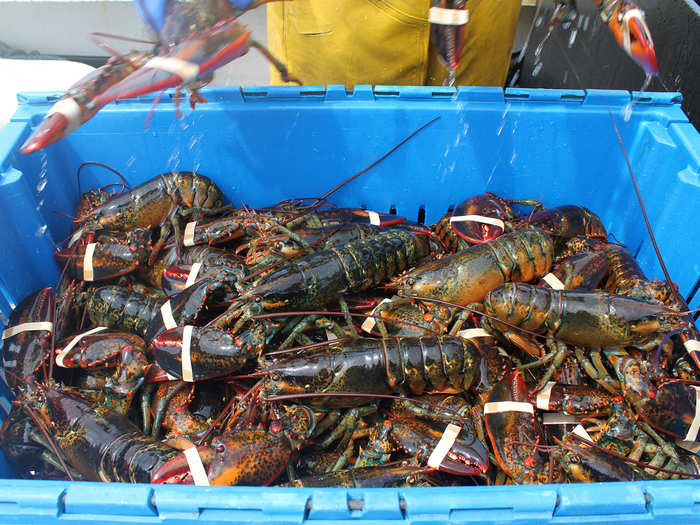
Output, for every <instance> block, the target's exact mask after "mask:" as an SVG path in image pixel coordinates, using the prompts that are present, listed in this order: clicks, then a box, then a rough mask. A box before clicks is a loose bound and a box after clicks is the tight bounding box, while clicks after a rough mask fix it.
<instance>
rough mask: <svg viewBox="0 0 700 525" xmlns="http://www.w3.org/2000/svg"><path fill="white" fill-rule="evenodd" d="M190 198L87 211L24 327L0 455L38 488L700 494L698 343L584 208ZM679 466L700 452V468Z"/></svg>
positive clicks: (10, 369) (162, 190)
mask: <svg viewBox="0 0 700 525" xmlns="http://www.w3.org/2000/svg"><path fill="white" fill-rule="evenodd" d="M222 201H223V198H222V194H221V192H220V190H219V189H218V188H217V186H216V185H215V184H214V183H213V182H212V181H211V180H209V179H208V178H206V177H204V176H202V175H198V174H195V173H183V172H177V173H167V174H164V175H161V176H158V177H156V178H154V179H152V180H150V181H148V182H146V183H144V184H142V185H140V186H138V187H136V188H134V189H131V190H129V191H122V192H121V193H119V194H110V193H109V192H107V191H106V190H105V189H101V190H92V191H89V192H88V193H86V194H84V195H83V196H82V199H81V201H80V204H79V206H78V209H77V210H76V211H75V217H76V218H75V228H74V232H73V235H72V237H71V238H70V240H69V241H68V242H67V246H66V247H65V248H64V249H62V250H60V251H58V252H57V253H56V260H57V261H58V263H59V264H60V266H61V267H62V268H63V269H64V275H63V277H62V279H61V280H60V282H59V284H58V285H57V287H56V291H55V293H54V292H53V291H52V290H51V289H50V288H45V289H42V290H39V291H37V292H35V293H33V294H31V295H30V296H29V297H27V298H26V299H24V300H23V301H22V302H21V303H20V304H19V305H18V306H17V308H16V309H15V310H14V312H13V313H12V315H11V318H10V320H9V325H8V326H7V328H6V329H5V331H4V333H3V347H2V359H3V367H4V373H5V376H6V379H7V382H8V384H9V386H10V388H11V389H12V392H13V396H14V400H13V402H12V410H11V413H10V414H9V416H8V417H7V419H6V420H5V421H4V423H3V426H2V431H1V432H0V445H1V447H2V451H3V452H4V455H5V457H6V458H7V460H8V461H9V462H10V463H11V464H12V465H13V466H14V468H15V469H16V471H17V473H18V475H20V476H22V477H29V478H49V479H64V478H66V477H68V478H70V479H74V480H82V479H84V480H104V481H125V482H127V481H128V482H152V483H190V484H191V483H194V484H198V485H202V484H203V485H207V484H217V485H235V484H239V485H266V484H281V485H287V486H405V485H420V486H424V485H464V484H502V483H547V482H567V481H576V482H583V481H610V480H638V479H649V478H661V479H666V478H684V477H693V478H695V477H700V465H699V464H698V462H697V459H696V456H695V455H694V454H693V451H694V450H695V448H696V444H695V443H694V442H695V441H696V439H697V434H698V429H699V428H700V415H699V413H700V411H698V406H699V404H698V396H700V393H699V392H700V388H699V387H698V386H696V385H700V383H698V382H697V381H696V379H697V371H698V365H700V362H699V361H698V355H697V353H698V351H700V342H698V340H699V339H700V337H699V336H698V333H697V331H696V330H695V327H694V325H693V324H692V319H691V318H690V317H689V316H688V315H687V313H688V307H687V305H686V304H685V302H684V301H683V299H682V298H681V297H680V295H679V294H678V292H677V290H676V288H675V287H674V286H673V285H672V284H670V283H668V282H665V281H663V282H662V281H656V280H649V279H648V278H647V277H646V276H645V275H644V273H643V272H642V270H641V269H640V267H639V266H638V265H637V263H636V262H635V260H634V257H633V256H632V255H631V254H630V253H629V252H628V251H627V250H626V249H625V248H624V247H623V246H621V245H619V244H616V243H613V242H610V241H609V240H608V238H607V234H606V231H605V228H604V227H603V224H602V223H601V220H600V219H599V218H598V217H597V216H596V215H595V214H594V213H592V212H591V211H589V210H587V209H585V208H583V207H580V206H575V205H564V206H558V207H555V208H551V209H544V208H543V206H542V205H541V203H540V202H538V201H507V200H505V199H503V198H501V197H497V196H495V195H492V194H485V195H479V196H475V197H471V198H468V199H467V200H465V201H464V202H463V203H462V204H460V205H459V206H457V207H456V208H455V209H454V210H451V211H450V212H448V213H447V215H445V216H444V217H443V218H442V219H441V220H440V221H439V222H438V223H437V224H436V225H434V226H433V227H426V226H424V225H422V224H419V223H414V222H411V221H408V220H406V219H404V218H401V217H398V216H396V215H393V214H383V213H377V212H374V211H368V210H362V209H342V208H336V207H334V206H332V205H331V204H329V203H328V202H327V201H326V200H325V197H323V198H318V199H311V200H307V199H302V200H293V199H292V200H288V201H284V202H281V203H278V204H275V205H273V206H270V207H268V208H261V209H248V208H243V209H235V208H233V207H232V206H230V205H224V204H223V202H222ZM689 450H690V451H689Z"/></svg>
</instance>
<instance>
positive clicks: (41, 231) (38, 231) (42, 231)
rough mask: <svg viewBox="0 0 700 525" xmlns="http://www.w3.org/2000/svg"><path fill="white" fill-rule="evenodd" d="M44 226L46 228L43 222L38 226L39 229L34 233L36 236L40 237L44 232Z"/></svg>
mask: <svg viewBox="0 0 700 525" xmlns="http://www.w3.org/2000/svg"><path fill="white" fill-rule="evenodd" d="M46 228H48V226H47V225H46V224H44V225H43V226H39V229H38V230H37V231H36V233H35V234H34V235H35V236H36V237H41V236H42V235H44V234H45V233H46Z"/></svg>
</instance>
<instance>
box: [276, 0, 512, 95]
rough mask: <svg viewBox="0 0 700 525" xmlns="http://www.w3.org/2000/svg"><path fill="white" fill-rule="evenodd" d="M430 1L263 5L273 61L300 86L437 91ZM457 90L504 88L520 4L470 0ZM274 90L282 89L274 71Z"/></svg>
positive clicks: (443, 73)
mask: <svg viewBox="0 0 700 525" xmlns="http://www.w3.org/2000/svg"><path fill="white" fill-rule="evenodd" d="M429 9H430V0H291V1H286V2H285V1H283V2H273V3H270V4H268V5H267V39H268V47H269V49H270V51H271V52H272V54H273V55H275V56H276V57H277V58H279V59H280V60H282V62H284V63H285V64H286V65H287V67H288V69H289V71H290V73H291V74H292V75H294V76H295V77H297V78H298V79H299V80H301V81H302V82H303V83H304V84H312V85H326V84H345V85H346V86H349V87H350V86H353V85H355V84H374V85H377V84H397V85H404V84H408V85H442V84H443V83H444V82H445V80H446V79H447V77H448V73H447V70H446V69H445V67H444V66H443V65H442V64H441V63H440V61H439V59H438V53H437V51H436V49H435V48H434V46H433V45H431V43H430V24H429V23H428V10H429ZM467 9H468V10H469V22H468V24H467V26H466V33H465V44H464V48H463V50H462V57H461V59H460V62H459V67H458V68H457V71H456V73H457V77H456V81H455V85H481V86H501V85H503V83H504V82H505V78H506V74H507V72H508V64H509V62H510V56H511V48H512V46H513V39H514V37H515V29H516V27H517V24H518V16H519V14H520V0H469V1H468V2H467ZM270 78H271V82H272V83H273V84H281V83H283V82H282V81H281V79H280V76H279V73H278V72H277V70H276V69H275V68H274V67H271V68H270Z"/></svg>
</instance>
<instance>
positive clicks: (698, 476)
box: [555, 434, 700, 479]
mask: <svg viewBox="0 0 700 525" xmlns="http://www.w3.org/2000/svg"><path fill="white" fill-rule="evenodd" d="M569 437H571V438H573V439H574V440H576V441H579V442H581V443H584V444H586V445H589V446H590V447H591V448H594V449H596V450H598V451H600V452H604V453H606V454H609V455H611V456H612V457H614V458H617V459H619V460H620V461H624V462H625V463H631V464H632V465H635V466H637V467H639V468H645V469H646V468H650V469H652V470H657V471H659V472H664V473H666V474H675V475H678V476H685V477H689V478H694V479H700V474H691V473H690V472H680V471H678V470H668V469H665V468H661V467H657V466H655V465H650V464H649V463H642V462H641V461H637V460H636V459H632V458H628V457H627V456H623V455H622V454H618V453H617V452H613V451H612V450H608V449H607V448H603V447H601V446H599V445H597V444H596V443H594V442H593V441H590V440H588V439H586V438H583V437H581V436H579V435H577V434H569ZM555 440H556V441H558V442H559V443H560V444H561V445H562V446H563V447H564V448H567V447H572V448H574V449H577V450H572V452H576V453H577V454H578V450H580V451H583V449H582V448H580V447H577V446H576V445H572V444H571V443H564V442H562V441H559V440H558V439H556V438H555ZM569 450H571V449H569Z"/></svg>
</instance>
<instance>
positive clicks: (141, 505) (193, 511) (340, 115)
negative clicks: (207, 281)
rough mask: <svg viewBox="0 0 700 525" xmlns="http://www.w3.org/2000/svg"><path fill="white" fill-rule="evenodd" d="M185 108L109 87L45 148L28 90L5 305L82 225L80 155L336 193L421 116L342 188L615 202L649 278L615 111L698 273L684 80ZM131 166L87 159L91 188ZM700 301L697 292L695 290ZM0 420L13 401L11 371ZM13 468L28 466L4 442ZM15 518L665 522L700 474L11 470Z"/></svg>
mask: <svg viewBox="0 0 700 525" xmlns="http://www.w3.org/2000/svg"><path fill="white" fill-rule="evenodd" d="M205 97H206V98H207V99H208V100H209V103H208V104H205V105H201V106H198V107H197V109H196V111H194V112H190V111H189V110H187V111H186V116H185V118H184V119H183V120H177V119H176V117H175V113H174V110H173V106H172V103H170V102H168V97H167V96H166V97H164V100H165V102H161V104H159V106H158V107H157V108H156V110H155V114H154V116H153V120H152V122H151V123H150V125H149V126H148V127H147V129H144V125H145V122H146V116H147V114H148V113H149V111H150V109H151V105H152V102H153V98H152V97H142V98H139V99H137V100H129V101H123V102H119V103H116V104H111V105H110V106H108V107H107V108H105V109H104V110H102V111H101V112H100V113H99V114H98V115H97V116H96V117H95V118H94V119H93V120H91V121H90V122H88V123H87V124H86V125H85V126H83V127H82V128H80V129H79V130H78V131H76V132H75V133H73V134H72V135H70V136H69V137H68V138H67V139H64V140H62V141H59V142H58V143H56V144H55V145H53V146H51V147H50V148H48V149H47V150H46V151H43V152H38V153H35V154H33V155H30V156H23V155H21V154H19V153H18V148H19V145H21V144H22V142H23V141H24V140H25V139H26V138H27V137H28V136H29V134H30V133H31V131H32V129H33V128H35V127H36V125H37V124H38V123H39V121H40V119H41V117H42V116H43V114H44V113H45V112H46V111H47V110H48V108H49V107H50V105H51V104H52V101H53V100H54V99H55V95H53V94H26V95H21V96H20V97H19V98H20V106H19V109H18V111H17V113H16V115H15V116H14V117H13V119H12V121H11V122H10V123H9V124H8V125H7V126H6V127H5V128H3V129H2V130H1V131H0V217H2V224H3V225H4V227H3V228H2V230H0V243H2V245H3V246H5V249H4V250H3V263H4V264H3V267H2V271H1V272H0V311H2V313H3V314H4V316H5V317H7V316H9V314H10V311H11V309H12V307H14V305H15V304H17V302H18V301H19V300H21V299H22V298H23V297H24V296H26V295H27V294H29V293H30V292H32V291H33V290H35V289H37V288H39V287H41V286H46V285H52V284H54V283H55V282H56V280H57V278H58V268H57V267H56V265H55V264H54V262H53V256H52V253H53V250H54V247H55V243H56V241H60V240H62V239H64V238H66V237H67V235H68V232H69V226H70V224H69V221H68V220H66V219H65V218H64V217H61V216H59V215H57V214H55V213H54V211H61V212H64V213H72V211H73V209H74V207H75V204H76V202H77V197H78V187H77V181H76V177H75V174H76V169H77V167H78V166H79V165H80V163H82V162H83V161H85V160H96V161H100V162H104V163H106V164H108V165H110V166H113V167H114V168H116V169H118V170H119V171H120V172H121V173H123V174H124V176H125V177H126V179H127V180H128V181H129V183H130V184H132V185H136V184H138V183H140V182H143V181H144V180H147V179H149V178H151V177H152V176H154V175H156V174H158V173H162V172H165V171H167V170H174V169H179V170H194V171H197V172H199V173H202V174H204V175H207V176H209V177H211V178H213V179H214V180H215V181H216V182H217V183H218V184H219V186H220V187H221V189H222V191H223V192H224V194H225V195H226V197H227V198H228V199H229V200H230V201H231V202H232V203H234V204H236V205H237V204H239V203H240V202H241V201H245V202H246V204H248V205H252V206H261V205H266V204H271V203H274V202H277V201H280V200H282V199H285V198H289V197H291V196H300V197H306V196H313V195H319V194H321V193H323V192H324V191H326V190H328V189H329V188H331V187H333V186H335V185H336V184H337V183H338V182H340V181H342V180H344V179H346V178H347V177H349V176H350V175H352V174H353V173H354V172H356V171H359V170H360V169H362V168H364V167H366V166H367V165H369V164H371V163H372V162H374V161H375V160H376V159H377V158H379V157H380V156H381V155H383V154H384V153H385V152H386V151H387V150H388V149H390V148H391V147H393V146H394V145H395V144H396V143H398V142H399V141H400V140H402V139H403V138H404V137H405V136H407V135H408V134H409V133H410V132H412V131H413V130H415V129H416V128H418V127H419V126H421V125H422V124H425V123H426V122H428V121H430V120H431V119H433V118H435V117H436V116H440V119H439V120H438V121H436V122H434V123H433V124H431V125H430V126H429V127H427V128H426V129H425V130H423V131H422V132H421V133H420V134H419V135H417V136H416V137H414V138H413V139H411V140H410V141H409V142H408V143H407V144H405V145H404V146H403V147H401V148H400V149H399V150H397V151H396V152H395V153H394V154H393V155H391V156H390V157H389V158H387V159H386V160H385V161H383V162H382V163H381V164H379V165H378V166H376V167H375V168H373V169H372V170H371V171H369V172H368V173H366V174H364V175H362V176H361V177H360V178H359V179H357V180H356V181H354V182H353V183H351V184H350V185H349V186H347V187H346V188H343V189H342V190H340V191H339V192H338V193H337V194H336V195H334V197H333V201H334V202H335V203H337V204H338V205H344V206H366V207H367V208H371V209H374V210H377V211H388V210H389V209H390V208H392V207H395V208H396V209H397V211H398V213H399V215H404V216H407V217H408V218H410V219H415V218H416V217H417V214H418V213H419V210H420V209H424V210H425V215H426V221H427V222H434V221H436V220H437V219H438V218H439V217H440V216H441V215H442V214H444V213H445V211H446V210H447V209H448V207H449V206H450V205H453V204H457V203H458V202H460V201H461V200H463V199H465V198H466V197H468V196H470V195H472V194H477V193H482V192H484V191H491V192H494V193H497V194H499V195H503V196H505V197H508V198H513V199H515V198H541V199H542V200H543V202H544V203H545V205H548V206H553V205H558V204H565V203H576V204H581V205H584V206H587V207H589V208H590V209H591V210H593V211H595V212H596V213H598V214H599V215H600V216H601V218H602V219H603V222H604V224H605V226H606V228H607V229H608V231H609V232H610V233H611V234H613V235H614V236H615V238H616V239H618V240H619V241H621V242H623V243H625V244H626V245H628V246H629V247H630V249H631V251H632V252H633V253H637V254H638V260H639V262H640V264H641V265H642V267H643V268H644V270H645V271H646V272H647V274H648V275H649V277H657V278H660V277H662V275H661V270H660V267H659V265H658V262H657V261H656V257H655V255H654V252H653V249H652V247H651V243H650V242H649V240H648V236H647V233H646V230H645V228H644V224H643V220H642V216H641V212H640V210H639V205H638V203H637V201H636V197H635V196H634V193H633V189H632V185H631V182H630V176H629V173H628V171H627V167H626V164H625V160H624V157H623V154H622V149H621V147H620V144H619V142H618V140H617V137H616V134H615V131H614V127H613V124H612V119H611V117H612V118H614V119H615V122H616V123H617V125H618V127H619V129H620V133H621V135H622V139H623V141H624V144H625V146H626V148H627V151H628V152H629V156H630V160H631V163H632V166H633V168H634V170H635V172H636V175H637V178H638V180H639V185H640V189H641V192H642V194H643V196H644V198H645V202H646V206H647V211H648V214H649V217H650V220H651V223H652V225H653V227H654V231H655V233H656V236H657V239H658V242H659V246H660V249H661V251H662V253H663V255H664V257H665V260H666V263H667V265H668V269H669V271H670V273H671V276H672V277H673V279H674V280H675V281H676V282H677V283H678V284H679V287H680V291H681V293H682V294H683V295H687V294H688V293H689V291H690V290H691V289H692V288H693V286H694V285H695V283H696V282H697V281H698V276H699V275H700V261H699V259H698V253H699V250H698V248H699V247H700V246H699V242H698V240H699V239H700V224H699V223H698V221H697V220H696V213H697V209H698V208H697V204H696V203H697V202H698V201H699V200H700V135H698V133H697V131H696V130H695V129H694V128H693V127H692V125H690V124H689V123H688V121H687V118H686V117H685V115H684V114H683V112H682V111H681V109H680V105H679V103H680V96H679V95H678V94H668V93H645V94H633V95H632V97H633V98H634V101H635V103H634V106H633V108H632V116H631V118H630V119H629V121H625V120H624V117H623V115H624V113H625V109H626V107H627V105H628V104H629V102H630V99H631V96H630V94H629V93H627V92H620V91H585V92H584V91H555V90H507V91H506V92H505V93H504V92H503V91H502V90H501V89H498V88H459V89H457V90H455V89H453V88H443V87H436V88H431V87H403V86H401V87H399V86H381V87H376V88H374V89H373V88H371V87H369V86H357V87H356V88H355V89H354V91H352V92H347V91H346V89H345V87H343V86H329V87H328V88H327V89H326V88H323V87H314V86H305V87H301V88H299V87H269V88H243V89H239V88H219V89H209V90H206V91H205ZM111 182H114V177H113V176H112V175H111V174H110V173H109V172H107V171H106V170H103V169H100V168H94V167H89V168H87V169H85V170H84V176H83V181H82V187H83V188H88V187H95V186H99V185H103V184H108V183H111ZM698 306H700V294H698V296H696V298H695V299H694V300H693V301H692V303H691V307H695V308H697V307H698ZM0 399H2V401H0V419H2V418H4V417H5V414H6V412H7V409H8V406H9V405H8V402H7V390H6V389H3V386H2V384H1V382H0ZM0 476H4V477H7V478H12V476H13V474H12V472H10V469H9V468H8V465H7V464H6V462H5V461H4V460H3V459H2V458H1V457H0ZM0 516H1V517H0V521H2V522H11V523H15V522H16V523H27V522H36V523H42V524H43V523H54V522H55V523H58V522H62V523H65V522H72V523H79V522H94V521H100V522H102V523H173V524H179V523H193V522H195V521H196V522H197V523H220V522H263V521H264V522H267V523H302V522H310V523H320V522H324V521H334V522H336V523H339V522H348V523H349V522H352V521H354V522H357V521H364V522H370V521H375V522H377V521H383V522H386V521H388V522H396V523H399V522H410V523H420V524H424V523H425V524H427V523H445V522H448V521H449V522H453V523H489V524H493V523H520V524H526V523H584V522H590V523H601V522H615V523H640V522H645V521H651V520H656V521H658V522H660V523H661V522H664V523H689V522H691V521H692V522H695V521H700V482H690V481H668V482H638V483H614V484H613V483H604V484H589V485H584V484H580V485H551V486H541V487H464V488H436V489H428V488H420V489H361V490H360V489H352V490H351V489H348V490H346V489H324V490H319V489H272V488H223V487H216V488H198V487H177V486H150V485H122V484H96V483H69V482H38V481H31V482H30V481H21V480H13V479H3V480H0Z"/></svg>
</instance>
